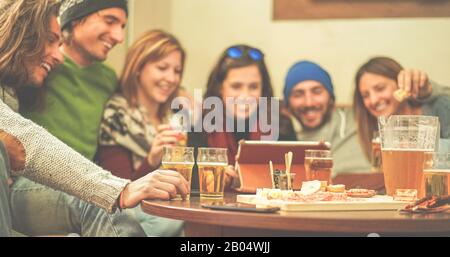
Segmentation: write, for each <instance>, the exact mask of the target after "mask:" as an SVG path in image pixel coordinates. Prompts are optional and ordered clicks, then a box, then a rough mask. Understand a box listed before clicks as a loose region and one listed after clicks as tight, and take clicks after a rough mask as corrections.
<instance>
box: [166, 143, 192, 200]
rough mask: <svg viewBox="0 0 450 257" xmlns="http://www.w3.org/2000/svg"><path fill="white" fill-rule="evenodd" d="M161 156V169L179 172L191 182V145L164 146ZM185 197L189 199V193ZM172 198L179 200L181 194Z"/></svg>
mask: <svg viewBox="0 0 450 257" xmlns="http://www.w3.org/2000/svg"><path fill="white" fill-rule="evenodd" d="M163 149H164V150H163V151H164V155H163V158H162V169H165V170H174V171H177V172H178V173H180V174H181V175H182V176H183V177H184V178H185V179H186V180H187V182H188V183H189V185H190V184H191V178H192V167H194V162H195V161H194V148H193V147H180V146H177V147H171V146H164V148H163ZM186 199H189V194H188V195H187V197H186ZM174 200H181V195H177V196H176V197H175V198H174Z"/></svg>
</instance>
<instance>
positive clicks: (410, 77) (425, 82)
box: [397, 69, 433, 99]
mask: <svg viewBox="0 0 450 257" xmlns="http://www.w3.org/2000/svg"><path fill="white" fill-rule="evenodd" d="M397 83H398V87H399V88H400V89H403V90H405V91H406V92H407V93H408V95H411V97H412V98H414V99H423V98H427V97H429V96H430V95H431V92H432V91H433V89H432V86H431V83H430V81H429V79H428V75H427V74H426V73H425V72H424V71H421V70H413V69H406V70H402V71H401V72H400V73H399V74H398V77H397Z"/></svg>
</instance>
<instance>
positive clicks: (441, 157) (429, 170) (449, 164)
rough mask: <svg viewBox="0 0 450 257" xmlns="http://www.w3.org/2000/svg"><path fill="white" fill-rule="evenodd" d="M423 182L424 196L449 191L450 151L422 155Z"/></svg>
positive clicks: (442, 194)
mask: <svg viewBox="0 0 450 257" xmlns="http://www.w3.org/2000/svg"><path fill="white" fill-rule="evenodd" d="M424 156H425V157H424V158H425V160H424V163H423V183H424V187H425V195H426V196H432V195H436V196H444V195H448V193H449V191H450V184H449V181H450V153H432V152H427V153H425V155H424Z"/></svg>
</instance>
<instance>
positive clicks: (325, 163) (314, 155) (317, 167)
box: [305, 150, 333, 184]
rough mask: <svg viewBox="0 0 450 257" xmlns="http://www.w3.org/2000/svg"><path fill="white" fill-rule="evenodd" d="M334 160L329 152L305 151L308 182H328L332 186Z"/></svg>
mask: <svg viewBox="0 0 450 257" xmlns="http://www.w3.org/2000/svg"><path fill="white" fill-rule="evenodd" d="M332 168H333V159H332V158H331V152H330V151H328V150H305V171H306V180H319V181H326V182H327V183H328V184H331V169H332Z"/></svg>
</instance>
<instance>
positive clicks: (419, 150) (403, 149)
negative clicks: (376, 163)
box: [381, 148, 433, 152]
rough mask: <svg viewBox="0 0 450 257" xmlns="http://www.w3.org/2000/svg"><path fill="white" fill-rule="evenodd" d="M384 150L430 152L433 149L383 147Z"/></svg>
mask: <svg viewBox="0 0 450 257" xmlns="http://www.w3.org/2000/svg"><path fill="white" fill-rule="evenodd" d="M381 150H382V151H384V152H387V151H395V152H430V151H433V149H423V148H422V149H420V148H381Z"/></svg>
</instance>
